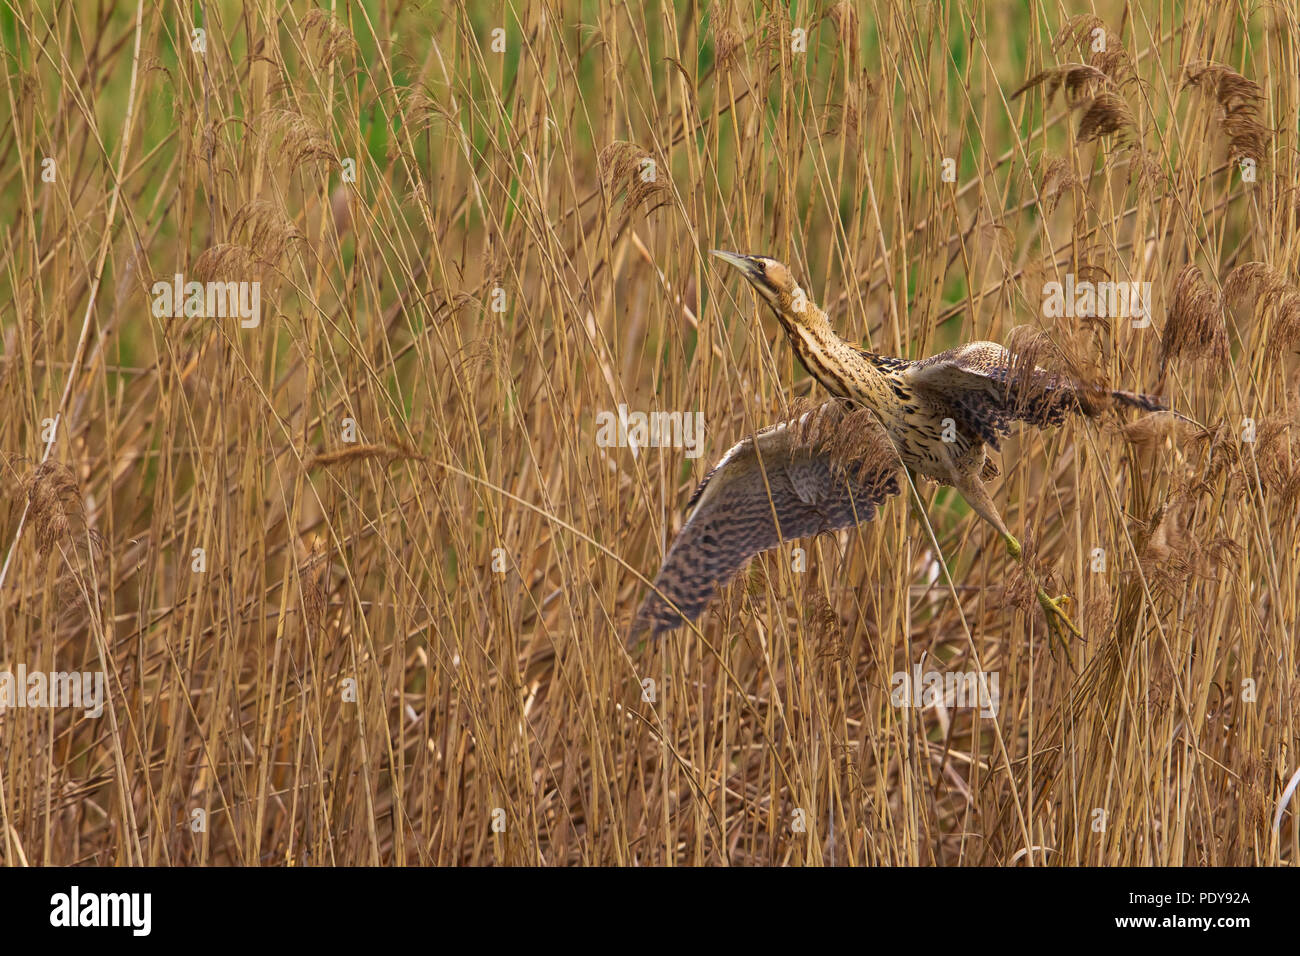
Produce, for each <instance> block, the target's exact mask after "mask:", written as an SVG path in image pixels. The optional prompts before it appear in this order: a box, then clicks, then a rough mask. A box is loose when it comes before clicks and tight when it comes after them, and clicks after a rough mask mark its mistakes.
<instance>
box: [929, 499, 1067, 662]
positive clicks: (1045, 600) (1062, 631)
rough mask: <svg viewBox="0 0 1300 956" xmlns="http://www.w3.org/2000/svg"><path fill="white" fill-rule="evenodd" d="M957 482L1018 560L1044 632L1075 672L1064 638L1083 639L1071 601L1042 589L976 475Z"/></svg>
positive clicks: (976, 511)
mask: <svg viewBox="0 0 1300 956" xmlns="http://www.w3.org/2000/svg"><path fill="white" fill-rule="evenodd" d="M958 477H959V479H960V480H959V481H955V482H953V484H954V485H955V486H956V488H957V490H958V491H960V492H961V494H962V497H963V498H965V499H966V501H967V502H969V503H970V506H971V508H973V509H974V510H975V513H976V514H978V515H979V516H980V517H981V518H983V519H984V520H985V521H987V522H988V523H989V524H991V525H993V527H994V528H996V529H997V531H998V534H1000V535H1001V536H1002V540H1003V542H1005V543H1006V546H1007V554H1008V555H1009V556H1010V558H1011V560H1013V561H1019V562H1020V566H1021V567H1022V568H1024V571H1025V575H1026V576H1027V577H1028V578H1029V583H1030V584H1031V585H1032V586H1033V588H1034V591H1035V592H1036V595H1037V597H1038V604H1039V606H1040V607H1042V609H1043V614H1044V616H1045V617H1046V618H1047V632H1048V634H1050V635H1051V636H1052V637H1053V638H1054V639H1055V640H1056V641H1057V642H1058V643H1059V644H1060V645H1061V649H1062V650H1063V651H1065V659H1066V660H1067V661H1069V662H1070V669H1071V670H1073V669H1074V661H1073V660H1072V659H1071V658H1070V650H1069V647H1068V646H1067V645H1066V641H1065V635H1066V634H1073V635H1074V636H1075V637H1078V638H1082V637H1083V632H1082V631H1080V630H1079V627H1078V625H1076V624H1075V623H1074V621H1072V620H1070V615H1069V614H1067V613H1066V610H1065V605H1066V604H1068V603H1069V601H1070V598H1069V597H1068V596H1066V595H1062V596H1061V597H1056V598H1054V597H1052V596H1050V595H1049V594H1048V593H1047V591H1046V590H1045V589H1044V588H1043V586H1042V584H1040V583H1039V581H1038V575H1037V574H1035V573H1034V569H1033V566H1032V565H1031V564H1030V563H1029V559H1028V558H1027V557H1026V556H1025V549H1024V548H1022V547H1021V546H1020V542H1019V541H1017V540H1016V537H1015V535H1013V534H1012V533H1011V532H1010V531H1008V530H1007V526H1006V524H1005V523H1004V522H1003V521H1002V516H1001V515H1000V514H998V509H997V507H996V506H995V505H994V504H993V499H992V497H990V495H989V493H988V489H987V488H985V487H984V483H983V482H982V481H980V480H979V478H978V477H976V475H975V474H962V475H959V476H958Z"/></svg>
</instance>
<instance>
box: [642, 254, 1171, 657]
mask: <svg viewBox="0 0 1300 956" xmlns="http://www.w3.org/2000/svg"><path fill="white" fill-rule="evenodd" d="M714 254H715V255H717V256H718V257H719V258H721V259H722V260H723V261H725V262H727V263H729V264H731V265H733V266H735V267H737V268H738V269H740V270H741V271H742V273H744V275H745V278H746V279H748V280H749V282H750V284H751V285H753V287H754V289H755V290H756V291H757V292H758V293H759V295H760V297H761V298H762V299H763V300H764V301H765V302H767V303H768V305H770V306H771V308H772V311H773V312H774V313H775V315H776V317H777V319H778V320H779V321H780V322H781V325H782V327H783V328H784V329H785V331H786V335H787V338H788V339H789V340H790V344H791V345H792V346H793V348H794V350H795V354H797V355H798V356H799V359H800V361H801V362H802V363H803V365H804V367H805V368H807V369H808V371H809V372H810V373H811V374H812V375H813V376H815V377H816V378H817V380H818V381H819V382H821V384H822V385H823V386H825V388H826V389H827V391H829V392H830V393H831V394H832V395H833V396H835V397H836V398H837V399H841V400H843V403H845V404H847V405H848V406H849V407H852V406H857V407H858V408H865V409H869V410H870V412H871V413H872V415H873V418H872V421H873V423H874V424H873V425H872V428H871V429H870V430H868V431H869V433H871V434H874V435H876V436H884V437H886V438H887V440H888V441H887V443H882V442H880V441H876V442H874V443H868V444H869V445H870V447H869V448H864V449H856V450H855V449H847V450H846V449H845V448H842V447H841V448H835V447H832V446H831V445H829V444H827V443H825V442H823V443H820V444H817V443H813V444H811V445H810V444H809V443H807V442H800V441H797V440H794V439H793V437H792V436H794V435H795V434H796V433H797V432H798V431H799V429H798V428H796V427H793V426H794V425H795V424H796V423H794V422H785V423H782V424H779V425H776V426H773V427H771V428H766V429H764V430H762V431H760V432H758V434H757V435H755V436H754V438H753V439H746V440H745V441H742V442H741V443H740V444H738V445H736V446H735V447H734V448H732V449H731V450H730V451H728V452H727V454H726V455H724V456H723V457H722V459H721V460H720V461H719V462H718V464H717V465H716V466H715V467H714V469H713V470H712V471H711V472H710V473H709V476H708V477H707V478H706V479H705V481H704V483H703V484H702V485H701V486H700V489H699V490H698V491H697V492H696V494H695V496H694V497H693V498H692V499H691V503H692V505H693V510H692V511H691V513H690V516H689V517H688V518H687V521H686V524H685V526H684V527H683V528H682V530H681V532H680V533H679V534H678V536H677V539H676V540H675V541H674V542H673V545H672V547H671V549H670V550H669V552H668V556H667V557H666V558H665V560H664V564H663V567H662V568H661V570H660V572H659V576H658V578H657V579H656V581H655V588H656V590H655V591H654V592H652V593H651V595H650V596H649V597H648V598H647V600H646V602H645V604H644V605H643V606H642V608H641V611H640V612H639V614H638V616H637V622H636V625H635V626H634V629H633V634H636V633H638V632H639V631H640V630H641V629H642V628H644V627H645V626H653V628H654V631H655V633H656V634H659V633H661V632H663V631H665V630H669V629H671V628H673V627H676V626H678V625H680V624H681V623H683V619H685V620H694V619H695V618H696V617H698V616H699V614H700V613H701V612H702V611H703V609H704V607H705V606H706V605H707V603H708V601H709V599H710V597H711V596H712V595H713V593H714V591H715V590H716V588H717V587H718V586H719V585H721V584H724V583H725V582H726V581H727V580H729V579H730V578H731V577H732V576H733V575H734V574H735V573H736V572H737V571H738V570H739V569H740V568H741V567H742V566H743V565H744V563H745V562H746V561H747V560H748V559H749V558H751V557H753V556H754V555H755V554H758V553H759V552H761V551H765V550H767V549H769V548H773V547H775V546H776V545H777V544H779V543H780V542H781V541H788V540H791V539H794V538H799V537H805V536H807V535H811V534H816V533H818V532H820V531H825V530H837V529H840V528H846V527H850V526H852V525H854V524H857V523H859V522H860V521H865V520H868V519H870V518H871V517H872V516H873V515H874V513H875V509H876V507H877V506H878V505H880V504H881V503H882V502H883V501H884V500H885V499H886V498H888V497H889V496H890V495H892V494H896V493H897V491H898V487H899V485H898V481H897V475H896V471H897V467H898V464H899V463H900V462H901V464H903V465H904V466H906V467H907V468H908V469H909V470H911V471H912V472H914V473H916V474H919V475H923V476H925V477H927V478H931V479H934V480H935V481H938V482H940V483H942V484H946V485H952V486H953V487H955V488H957V490H958V491H960V492H961V494H962V496H963V497H964V498H965V499H966V500H967V501H968V502H969V503H970V505H971V507H972V508H974V510H975V511H976V513H978V514H979V515H980V516H981V517H983V518H984V519H985V520H986V521H988V522H989V523H990V524H991V525H993V527H994V528H996V529H997V531H998V533H999V534H1000V535H1001V536H1002V538H1003V539H1004V541H1005V542H1006V545H1007V550H1008V552H1009V553H1010V554H1011V556H1012V557H1014V558H1016V559H1021V558H1022V557H1023V552H1022V550H1021V547H1020V544H1019V542H1017V541H1016V539H1015V538H1014V537H1013V536H1012V535H1011V533H1010V531H1008V530H1007V527H1006V525H1005V524H1004V523H1003V521H1002V518H1001V516H1000V515H999V514H998V511H997V508H996V507H995V506H994V504H993V500H992V498H991V497H990V496H989V493H988V491H987V489H986V488H985V487H984V479H985V478H988V477H991V476H992V475H996V474H997V466H996V465H995V464H994V463H993V462H992V461H990V460H989V459H988V456H987V448H988V447H992V448H993V449H995V450H996V449H997V448H998V442H999V439H1000V438H1001V437H1002V436H1004V435H1006V434H1008V433H1009V432H1010V431H1011V429H1012V427H1013V425H1014V423H1016V422H1024V423H1026V424H1030V425H1034V426H1037V427H1040V428H1046V427H1050V426H1053V425H1058V424H1060V423H1061V422H1062V421H1064V420H1065V417H1066V415H1068V414H1070V413H1071V412H1079V413H1083V414H1085V415H1097V414H1099V413H1100V412H1101V411H1102V410H1104V409H1105V408H1107V407H1111V406H1113V405H1114V404H1117V403H1118V404H1123V405H1130V406H1133V407H1136V408H1141V409H1144V410H1147V411H1158V410H1162V409H1163V408H1164V406H1163V405H1161V404H1160V403H1159V402H1158V401H1157V400H1156V399H1154V398H1151V397H1150V396H1146V395H1139V394H1135V393H1132V392H1125V391H1111V390H1103V389H1099V388H1096V387H1091V386H1084V385H1080V384H1078V383H1075V382H1073V381H1072V380H1070V379H1069V378H1067V377H1066V376H1063V375H1059V374H1055V373H1052V372H1049V371H1047V370H1045V369H1043V368H1041V367H1039V365H1038V364H1037V362H1036V361H1035V356H1034V355H1033V354H1032V350H1031V349H1026V350H1023V351H1022V352H1020V353H1019V354H1015V353H1012V352H1008V351H1007V350H1006V349H1005V348H1003V347H1002V346H1001V345H998V344H996V343H994V342H973V343H971V344H969V345H962V346H958V347H957V348H954V349H949V350H948V351H946V352H941V353H939V354H938V355H933V356H931V357H930V358H927V359H923V360H921V361H909V360H907V359H901V358H892V357H888V356H882V355H877V354H875V353H873V352H869V351H866V350H863V349H859V348H855V347H854V346H852V345H850V344H849V343H847V342H845V341H844V340H843V339H841V338H840V337H839V336H838V335H836V334H835V332H834V331H833V330H832V329H831V326H830V321H829V320H828V319H827V317H826V314H825V313H824V312H822V310H821V309H819V308H818V307H817V306H816V305H815V304H813V303H812V302H811V300H809V299H808V297H807V295H806V294H805V293H804V292H803V290H802V289H800V288H799V286H798V285H797V284H796V283H795V281H794V279H793V277H792V276H791V274H790V270H789V269H788V268H786V266H784V265H783V264H782V263H780V262H777V261H776V260H774V259H770V258H767V257H764V256H740V255H736V254H734V253H721V252H715V253H714ZM840 405H841V403H830V405H828V406H823V408H822V409H819V410H817V411H816V413H810V414H818V416H819V417H817V418H814V419H809V417H808V416H804V419H803V420H801V422H802V424H804V425H806V424H807V423H808V422H809V421H816V422H820V423H824V422H825V421H827V420H838V419H836V418H835V416H836V415H845V414H850V413H848V412H843V411H837V410H835V409H838V408H839V406H840ZM891 446H892V447H891ZM890 451H892V452H893V454H889V452H890ZM845 474H849V475H852V476H853V477H852V479H849V478H846V477H845ZM1027 570H1028V568H1027ZM1038 599H1039V603H1040V604H1041V605H1042V607H1043V610H1044V612H1045V613H1046V615H1047V620H1048V624H1049V627H1051V629H1052V630H1053V633H1056V634H1058V636H1059V633H1060V632H1061V631H1062V630H1064V631H1069V632H1072V633H1074V634H1078V633H1079V631H1078V628H1076V627H1075V626H1074V624H1073V622H1071V621H1070V619H1069V618H1068V617H1067V616H1066V615H1065V612H1064V610H1063V608H1062V606H1061V603H1062V601H1063V600H1064V599H1060V598H1058V599H1053V598H1050V597H1048V596H1047V594H1046V592H1045V591H1044V590H1043V589H1042V588H1041V587H1039V588H1038ZM674 606H675V607H676V609H677V610H674ZM679 611H680V612H681V613H680V614H679V613H678V612H679Z"/></svg>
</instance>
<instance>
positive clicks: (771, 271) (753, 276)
mask: <svg viewBox="0 0 1300 956" xmlns="http://www.w3.org/2000/svg"><path fill="white" fill-rule="evenodd" d="M710 255H713V256H716V257H717V258H719V259H721V260H722V261H723V262H725V263H727V265H730V266H735V267H736V268H737V269H739V270H740V272H741V275H743V276H744V277H745V278H746V279H748V280H749V284H750V285H752V286H753V287H754V289H755V290H756V291H757V292H758V294H759V296H761V297H762V299H763V301H764V302H766V303H767V304H768V305H770V306H771V307H772V308H773V309H775V310H776V311H777V313H784V314H788V313H790V312H796V313H799V312H803V311H804V308H805V307H806V306H807V302H808V299H807V297H806V296H805V295H804V292H803V290H802V289H800V288H799V285H798V283H796V282H795V281H794V276H793V275H791V273H790V269H789V267H787V266H786V264H785V263H784V262H778V261H777V260H776V259H773V258H771V257H769V256H745V255H741V254H739V253H736V252H724V251H722V250H721V249H713V250H711V251H710Z"/></svg>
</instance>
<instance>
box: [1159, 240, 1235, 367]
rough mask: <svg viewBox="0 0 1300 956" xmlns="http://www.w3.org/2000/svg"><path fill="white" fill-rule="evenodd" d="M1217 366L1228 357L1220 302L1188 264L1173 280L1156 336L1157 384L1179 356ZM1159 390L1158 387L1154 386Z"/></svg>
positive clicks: (1194, 269)
mask: <svg viewBox="0 0 1300 956" xmlns="http://www.w3.org/2000/svg"><path fill="white" fill-rule="evenodd" d="M1184 356H1186V357H1190V358H1191V359H1192V360H1193V361H1204V362H1215V363H1221V362H1223V361H1224V360H1225V359H1226V358H1227V357H1228V329H1227V326H1226V325H1225V324H1224V321H1223V303H1222V302H1220V301H1219V296H1218V293H1216V292H1215V291H1214V290H1213V289H1211V288H1210V287H1209V285H1207V284H1206V282H1205V278H1204V277H1203V276H1202V275H1201V270H1200V269H1198V268H1197V267H1196V266H1195V265H1193V264H1192V263H1190V262H1189V263H1188V264H1187V265H1185V266H1183V268H1182V269H1181V270H1179V272H1178V275H1177V276H1176V277H1175V279H1174V287H1173V295H1172V301H1171V302H1170V305H1169V311H1168V313H1167V318H1166V320H1165V327H1164V329H1163V330H1162V331H1161V333H1160V382H1161V383H1162V384H1163V382H1164V378H1165V373H1166V371H1167V369H1168V366H1169V363H1170V362H1171V361H1172V360H1174V359H1176V358H1180V357H1184ZM1158 388H1159V386H1158Z"/></svg>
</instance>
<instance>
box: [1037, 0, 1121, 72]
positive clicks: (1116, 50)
mask: <svg viewBox="0 0 1300 956" xmlns="http://www.w3.org/2000/svg"><path fill="white" fill-rule="evenodd" d="M1070 43H1073V44H1075V46H1076V48H1077V49H1078V51H1079V52H1080V54H1082V55H1083V56H1086V57H1087V59H1088V65H1089V66H1093V67H1096V68H1097V69H1099V70H1101V71H1102V72H1103V73H1105V74H1106V75H1107V76H1109V77H1110V78H1111V79H1112V80H1113V81H1115V82H1116V83H1121V82H1129V81H1134V80H1136V79H1137V74H1136V73H1135V72H1134V70H1133V60H1132V59H1131V58H1130V57H1129V54H1128V50H1126V49H1125V48H1124V44H1123V43H1121V42H1120V38H1119V37H1118V36H1117V35H1116V34H1114V33H1111V32H1110V29H1109V28H1108V27H1107V26H1106V23H1105V21H1104V20H1102V19H1101V17H1098V16H1095V15H1093V14H1091V13H1081V14H1078V15H1076V16H1073V17H1070V19H1068V20H1066V21H1065V23H1064V24H1063V25H1062V27H1061V29H1060V30H1058V31H1057V33H1056V36H1055V37H1054V38H1053V40H1052V49H1053V50H1058V51H1059V50H1060V49H1061V48H1063V47H1065V46H1066V45H1068V44H1070Z"/></svg>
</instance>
